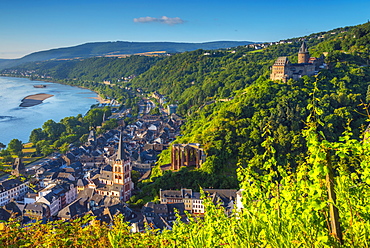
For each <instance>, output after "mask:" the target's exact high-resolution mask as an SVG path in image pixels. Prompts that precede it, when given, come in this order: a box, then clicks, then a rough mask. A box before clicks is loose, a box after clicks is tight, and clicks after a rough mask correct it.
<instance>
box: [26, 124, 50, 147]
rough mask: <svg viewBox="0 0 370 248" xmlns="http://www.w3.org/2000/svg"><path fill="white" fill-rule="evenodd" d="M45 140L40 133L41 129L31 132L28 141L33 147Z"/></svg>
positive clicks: (43, 134)
mask: <svg viewBox="0 0 370 248" xmlns="http://www.w3.org/2000/svg"><path fill="white" fill-rule="evenodd" d="M45 138H46V135H45V133H44V132H43V131H42V129H41V128H36V129H33V130H32V132H31V134H30V138H29V140H30V142H32V143H33V144H34V145H35V144H36V143H37V142H38V141H40V140H43V139H45Z"/></svg>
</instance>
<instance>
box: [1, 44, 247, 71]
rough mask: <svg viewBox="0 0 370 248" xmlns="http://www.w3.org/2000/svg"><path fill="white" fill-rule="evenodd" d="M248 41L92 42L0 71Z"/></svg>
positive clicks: (5, 63) (42, 53) (34, 55)
mask: <svg viewBox="0 0 370 248" xmlns="http://www.w3.org/2000/svg"><path fill="white" fill-rule="evenodd" d="M252 43H254V42H250V41H214V42H205V43H177V42H128V41H116V42H93V43H86V44H82V45H78V46H73V47H65V48H57V49H51V50H47V51H40V52H35V53H31V54H29V55H26V56H24V57H22V58H20V59H4V60H2V59H0V69H5V68H10V67H12V66H17V65H20V64H22V63H25V62H34V61H45V60H50V59H73V58H89V57H96V56H114V55H121V54H128V55H131V54H138V53H147V52H156V51H164V52H167V53H175V52H185V51H193V50H197V49H204V50H213V49H219V48H229V47H237V46H242V45H248V44H252Z"/></svg>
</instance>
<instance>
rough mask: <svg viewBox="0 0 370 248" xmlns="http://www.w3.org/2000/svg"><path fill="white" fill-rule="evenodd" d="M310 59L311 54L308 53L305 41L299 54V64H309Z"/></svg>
mask: <svg viewBox="0 0 370 248" xmlns="http://www.w3.org/2000/svg"><path fill="white" fill-rule="evenodd" d="M309 59H310V54H309V53H308V48H307V45H306V42H304V41H303V43H302V46H301V48H300V49H299V52H298V64H303V63H308V61H309Z"/></svg>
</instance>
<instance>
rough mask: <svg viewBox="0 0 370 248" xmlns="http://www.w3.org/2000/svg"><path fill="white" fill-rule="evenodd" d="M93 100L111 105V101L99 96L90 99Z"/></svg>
mask: <svg viewBox="0 0 370 248" xmlns="http://www.w3.org/2000/svg"><path fill="white" fill-rule="evenodd" d="M90 98H91V99H96V100H97V101H98V102H99V103H100V104H102V103H110V100H108V99H104V98H102V97H101V96H100V95H99V94H98V96H96V97H90Z"/></svg>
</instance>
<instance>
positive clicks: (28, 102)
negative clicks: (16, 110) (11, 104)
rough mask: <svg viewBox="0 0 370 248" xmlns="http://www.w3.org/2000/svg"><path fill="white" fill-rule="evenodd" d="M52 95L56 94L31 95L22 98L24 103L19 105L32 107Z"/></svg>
mask: <svg viewBox="0 0 370 248" xmlns="http://www.w3.org/2000/svg"><path fill="white" fill-rule="evenodd" d="M52 96H54V95H50V94H44V93H41V94H35V95H29V96H26V97H25V98H23V99H22V103H21V104H20V105H19V107H32V106H35V105H38V104H40V103H42V101H44V100H45V99H47V98H49V97H52Z"/></svg>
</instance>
